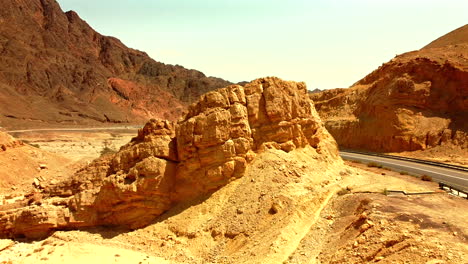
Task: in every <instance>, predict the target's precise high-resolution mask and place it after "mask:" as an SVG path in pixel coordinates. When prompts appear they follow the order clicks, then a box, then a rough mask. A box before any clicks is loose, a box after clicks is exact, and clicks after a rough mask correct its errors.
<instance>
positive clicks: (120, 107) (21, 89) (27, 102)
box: [0, 0, 229, 128]
mask: <svg viewBox="0 0 468 264" xmlns="http://www.w3.org/2000/svg"><path fill="white" fill-rule="evenodd" d="M0 17H1V19H2V20H1V21H2V23H0V50H2V56H1V58H0V122H1V125H2V126H4V127H7V128H12V127H24V126H29V127H31V126H45V125H54V126H67V125H76V124H78V125H89V124H94V125H99V124H105V123H144V121H145V120H147V119H148V118H152V117H158V118H167V119H172V120H176V119H177V118H179V117H180V116H181V114H182V112H183V111H184V110H185V109H186V107H187V105H188V104H189V103H191V102H193V101H194V100H195V99H196V98H197V97H198V96H199V95H201V94H203V93H205V92H207V91H210V90H213V89H215V88H220V87H223V86H226V85H228V84H229V82H227V81H224V80H222V79H218V78H211V77H206V76H205V75H204V74H203V73H201V72H199V71H196V70H188V69H185V68H183V67H181V66H173V65H166V64H163V63H161V62H157V61H155V60H153V59H151V58H150V57H149V56H148V55H147V54H146V53H144V52H140V51H138V50H134V49H130V48H128V47H126V46H125V45H124V44H123V43H122V42H120V41H119V40H118V39H116V38H113V37H106V36H102V35H101V34H99V33H97V32H96V31H94V30H93V29H92V28H91V27H90V26H89V25H88V24H87V23H86V22H85V21H83V20H82V19H81V18H80V17H79V16H78V14H76V13H75V12H73V11H69V12H67V13H64V12H63V11H62V10H61V8H60V6H59V4H58V3H57V2H56V1H54V0H33V1H27V2H26V1H19V0H6V1H3V2H2V9H1V10H0ZM13 102H14V103H13Z"/></svg>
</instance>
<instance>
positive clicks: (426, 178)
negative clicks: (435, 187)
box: [421, 175, 432, 181]
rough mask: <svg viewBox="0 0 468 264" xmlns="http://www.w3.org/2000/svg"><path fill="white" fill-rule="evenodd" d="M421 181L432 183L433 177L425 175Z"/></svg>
mask: <svg viewBox="0 0 468 264" xmlns="http://www.w3.org/2000/svg"><path fill="white" fill-rule="evenodd" d="M421 180H423V181H432V177H431V176H428V175H423V176H421Z"/></svg>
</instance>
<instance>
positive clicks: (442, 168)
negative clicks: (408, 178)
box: [341, 152, 458, 173]
mask: <svg viewBox="0 0 468 264" xmlns="http://www.w3.org/2000/svg"><path fill="white" fill-rule="evenodd" d="M341 153H343V154H348V155H349V154H351V155H359V156H362V157H366V158H368V157H375V158H380V159H392V158H385V157H379V156H373V155H365V154H359V153H351V152H341ZM359 156H357V157H359ZM398 160H399V161H402V162H407V163H418V164H420V165H424V166H432V165H429V164H424V163H419V162H413V161H410V160H400V159H398ZM437 169H438V170H446V171H450V172H453V171H454V170H455V169H449V168H444V167H437ZM457 173H458V172H457Z"/></svg>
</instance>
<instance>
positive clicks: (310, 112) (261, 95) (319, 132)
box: [0, 78, 341, 238]
mask: <svg viewBox="0 0 468 264" xmlns="http://www.w3.org/2000/svg"><path fill="white" fill-rule="evenodd" d="M306 95H307V90H306V87H305V85H304V84H303V83H294V82H285V81H282V80H280V79H277V78H265V79H258V80H255V81H253V82H251V83H249V84H247V85H245V86H244V87H243V86H239V85H233V86H228V87H227V88H223V89H219V90H217V91H213V92H209V93H207V94H205V95H203V96H202V97H201V98H200V100H199V101H198V102H197V103H196V104H194V105H192V106H191V107H190V109H189V113H188V114H187V115H186V116H185V119H184V120H183V121H181V122H180V123H178V124H175V123H172V122H170V121H162V120H152V121H150V122H148V123H147V124H146V126H145V127H144V128H143V129H142V130H141V131H139V133H138V136H137V137H135V138H134V139H133V140H132V142H130V143H129V144H128V145H126V146H124V147H123V148H122V149H121V150H120V151H119V152H118V153H116V154H114V155H112V156H108V157H105V158H102V159H100V160H97V161H95V162H94V163H93V164H91V165H90V166H88V167H86V168H84V169H83V170H81V171H79V172H77V174H76V175H75V176H74V177H72V178H71V179H69V180H67V181H63V182H61V183H50V184H48V185H47V184H42V185H41V186H40V192H41V193H42V197H44V200H41V201H37V202H36V203H34V202H33V203H32V204H31V203H30V205H29V206H26V207H23V206H21V205H22V204H18V206H14V205H10V207H9V208H12V207H13V208H12V209H9V210H6V211H3V212H1V213H0V234H1V235H2V236H22V235H25V236H28V237H32V238H36V237H42V236H44V235H46V234H48V233H49V232H50V231H51V230H54V229H63V228H78V227H90V226H97V225H106V226H123V227H127V228H139V227H142V226H145V225H148V224H150V223H151V222H152V221H153V220H154V219H155V218H156V217H157V216H159V215H161V214H162V213H164V212H165V211H167V210H169V209H170V208H171V207H173V206H174V205H175V204H179V203H183V202H192V201H194V200H196V199H200V197H204V196H206V195H210V194H211V193H213V192H214V191H216V190H217V189H219V188H221V187H222V186H225V185H226V184H228V183H229V182H231V181H233V180H235V179H238V178H241V177H243V176H244V175H245V173H246V170H248V168H249V164H250V163H251V162H253V161H254V160H255V159H256V158H257V156H259V155H260V156H262V153H265V152H270V150H278V151H280V152H282V153H289V152H292V151H294V150H295V149H304V148H307V149H308V150H307V151H308V153H309V154H304V155H306V156H308V155H309V156H310V155H312V156H314V157H315V158H316V159H319V160H320V163H321V164H322V165H321V166H317V169H320V170H322V171H321V172H317V173H318V174H317V175H316V176H314V178H315V177H318V178H317V179H319V180H320V181H322V180H324V179H327V178H328V177H330V176H326V175H325V174H324V173H325V172H326V170H327V167H329V166H330V164H337V166H338V165H339V164H341V163H340V162H341V159H339V157H338V154H337V148H336V144H335V142H334V140H333V139H332V138H331V136H330V135H329V134H328V132H327V131H326V130H325V129H324V128H323V126H322V124H321V122H320V120H319V118H318V115H317V114H316V112H315V110H314V108H313V105H312V103H311V101H310V100H309V99H308V97H307V96H306ZM306 153H307V152H306ZM306 156H304V157H306ZM311 163H313V164H315V163H317V162H316V161H311ZM278 165H281V164H278ZM316 165H318V163H317V164H316ZM281 168H282V170H285V169H287V167H284V166H283V167H281ZM303 169H304V168H302V169H301V170H303ZM288 170H289V169H288ZM290 173H291V177H292V178H290V179H289V180H294V179H295V178H296V177H298V178H297V180H298V181H302V180H301V179H300V177H301V176H300V175H299V174H297V172H292V171H291V172H290ZM295 173H296V174H297V176H294V175H295ZM318 175H322V176H323V177H319V176H318ZM277 180H278V181H279V183H282V181H283V180H281V179H277ZM285 180H286V179H285ZM289 180H286V182H289ZM309 180H310V179H309ZM309 180H308V179H304V181H309ZM254 181H255V180H252V182H254ZM268 195H271V194H268ZM281 199H283V198H280V200H281ZM284 199H286V200H285V201H284V203H289V202H288V198H286V197H285V198H284ZM39 204H40V205H41V206H37V205H39ZM278 206H279V205H278ZM246 210H247V209H246ZM271 210H277V209H275V208H273V209H271ZM267 215H268V214H267ZM216 232H218V231H216ZM219 232H221V230H220V231H219Z"/></svg>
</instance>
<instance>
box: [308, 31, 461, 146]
mask: <svg viewBox="0 0 468 264" xmlns="http://www.w3.org/2000/svg"><path fill="white" fill-rule="evenodd" d="M310 97H311V98H312V100H313V101H314V102H315V104H316V108H317V111H318V112H319V114H320V116H321V118H322V119H323V120H324V122H325V126H326V127H327V129H328V130H329V131H330V133H331V134H332V135H333V136H334V137H335V139H336V140H337V142H338V144H339V145H340V146H341V147H345V148H353V149H365V150H372V151H385V152H400V151H414V150H423V149H427V148H431V147H434V146H440V145H445V144H452V145H456V146H459V147H461V148H464V149H467V148H468V123H467V122H466V120H468V99H467V98H468V25H465V26H464V27H462V28H460V29H457V30H456V31H454V32H452V33H449V34H447V35H446V36H444V37H442V38H439V39H438V40H436V41H434V42H433V43H431V44H430V45H428V46H426V47H425V48H423V49H421V50H419V51H414V52H409V53H405V54H402V55H400V56H397V57H396V58H394V59H392V60H391V61H390V62H388V63H386V64H384V65H382V66H381V67H380V68H378V69H377V70H375V71H374V72H372V73H371V74H369V75H368V76H366V77H365V78H364V79H362V80H360V81H359V82H357V83H356V84H355V85H353V86H352V87H350V88H348V89H334V90H328V91H324V92H322V93H316V94H311V95H310Z"/></svg>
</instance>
